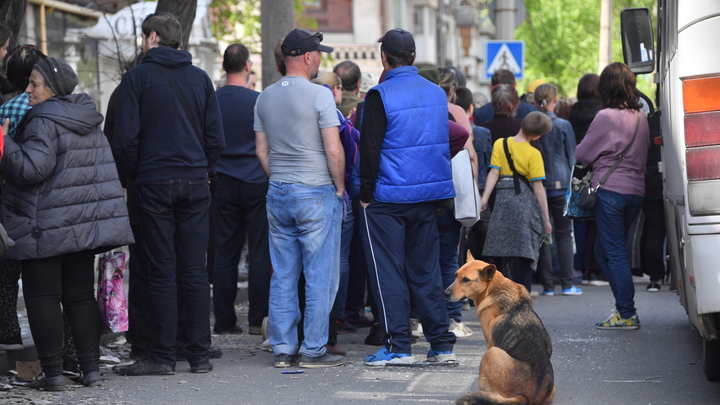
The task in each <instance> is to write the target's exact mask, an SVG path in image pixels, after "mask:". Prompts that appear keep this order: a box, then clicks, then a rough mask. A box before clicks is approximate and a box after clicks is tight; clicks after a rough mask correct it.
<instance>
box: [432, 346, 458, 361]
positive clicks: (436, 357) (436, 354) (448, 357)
mask: <svg viewBox="0 0 720 405" xmlns="http://www.w3.org/2000/svg"><path fill="white" fill-rule="evenodd" d="M427 361H428V362H430V363H455V362H456V361H457V359H456V358H455V353H453V351H452V350H448V351H444V352H441V351H439V350H433V349H430V351H429V352H428V354H427Z"/></svg>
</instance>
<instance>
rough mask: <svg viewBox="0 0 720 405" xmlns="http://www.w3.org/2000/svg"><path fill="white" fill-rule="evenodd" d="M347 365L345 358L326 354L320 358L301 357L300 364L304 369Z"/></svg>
mask: <svg viewBox="0 0 720 405" xmlns="http://www.w3.org/2000/svg"><path fill="white" fill-rule="evenodd" d="M343 364H345V356H338V355H336V354H330V353H327V352H326V353H325V354H323V355H322V356H320V357H308V356H305V355H302V356H300V363H299V364H298V365H299V366H300V367H302V368H320V367H335V366H340V365H343Z"/></svg>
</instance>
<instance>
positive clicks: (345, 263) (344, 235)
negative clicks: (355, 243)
mask: <svg viewBox="0 0 720 405" xmlns="http://www.w3.org/2000/svg"><path fill="white" fill-rule="evenodd" d="M354 228H355V217H354V216H353V212H352V209H348V211H347V218H346V219H345V220H344V221H343V222H342V231H341V236H340V282H339V283H338V292H337V295H336V296H335V305H334V308H333V310H334V311H337V317H336V319H337V320H338V321H343V320H345V301H346V300H347V294H348V280H349V278H350V243H351V242H352V239H353V233H354ZM331 321H334V319H331Z"/></svg>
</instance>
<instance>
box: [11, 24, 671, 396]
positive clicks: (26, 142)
mask: <svg viewBox="0 0 720 405" xmlns="http://www.w3.org/2000/svg"><path fill="white" fill-rule="evenodd" d="M141 28H142V50H143V57H142V60H141V61H138V65H137V66H136V67H134V68H132V69H130V70H129V71H128V72H127V73H126V74H125V75H124V77H123V78H122V82H121V83H120V85H119V86H118V87H117V89H116V90H115V92H114V93H113V95H112V97H111V100H110V103H109V105H108V109H107V112H106V115H105V117H104V119H105V124H104V129H103V130H101V129H100V124H101V123H102V121H103V116H102V115H101V114H100V113H98V112H97V111H96V109H95V106H94V102H93V100H92V99H90V97H89V96H88V95H87V94H72V93H73V91H74V89H75V86H76V85H77V83H78V77H77V75H76V74H75V72H74V71H73V70H72V69H71V68H70V66H68V65H67V64H66V63H65V62H63V61H62V60H59V59H55V58H48V57H46V56H45V55H43V54H42V53H41V52H40V51H38V50H37V48H35V47H34V46H33V45H23V46H18V47H16V48H14V49H12V50H10V51H9V52H8V56H7V57H5V58H4V60H5V69H6V77H7V82H8V83H9V85H10V86H11V89H12V91H5V93H13V92H14V93H15V94H17V95H16V96H15V97H14V98H12V99H11V100H9V101H7V102H5V103H4V104H3V105H2V107H0V117H1V118H2V120H3V133H4V150H3V156H2V161H1V162H0V169H1V170H2V172H3V175H4V179H5V183H4V186H3V205H2V209H1V210H0V220H1V221H2V225H3V226H4V228H5V229H6V231H7V233H8V235H9V236H10V238H12V239H13V240H14V242H15V246H14V247H12V248H11V249H10V250H9V251H8V252H7V254H5V255H4V256H3V257H2V261H0V288H1V289H2V294H0V296H2V297H10V298H11V300H12V301H14V297H16V296H17V279H18V277H19V276H20V274H22V280H23V293H24V298H25V301H26V306H27V309H28V318H29V322H30V327H31V331H32V334H33V338H34V340H35V343H36V346H37V351H38V357H39V359H40V364H41V366H42V370H43V373H44V378H42V379H39V380H37V381H34V382H33V383H31V384H30V386H31V387H33V388H42V389H46V390H61V389H63V388H64V384H65V382H64V378H63V377H62V371H63V368H64V367H65V365H66V362H65V361H64V360H65V359H64V358H65V357H66V356H65V355H64V353H67V351H68V350H71V349H70V347H75V349H72V350H75V351H76V356H75V357H76V358H75V362H76V363H77V365H78V368H79V371H80V372H81V375H82V383H83V384H85V385H86V386H95V385H98V384H99V383H100V376H99V373H98V359H99V351H98V343H99V337H100V315H99V311H98V306H97V303H96V302H95V298H94V293H93V286H94V282H93V257H94V255H95V254H97V253H101V252H105V251H108V250H110V249H113V248H116V247H119V246H123V245H129V248H130V253H131V255H130V257H131V259H130V264H129V268H130V271H129V277H130V290H129V295H128V311H129V321H130V324H129V330H128V331H127V333H126V337H127V340H128V342H129V343H130V345H131V347H132V351H131V355H132V357H133V358H134V359H135V360H136V363H135V364H133V365H130V366H126V367H122V368H119V370H118V372H119V373H120V374H121V375H129V376H139V375H164V374H173V373H174V372H175V366H176V362H177V361H179V360H186V361H188V362H189V363H190V369H191V371H192V372H193V373H206V372H209V371H211V370H212V368H213V367H212V363H211V362H210V359H211V358H217V357H219V356H221V355H222V353H221V352H220V351H219V350H217V349H215V348H213V347H211V335H212V333H215V334H238V333H244V330H243V328H242V327H241V325H240V324H239V320H238V317H237V315H236V311H235V307H234V303H235V299H236V294H237V283H238V263H239V262H240V258H241V251H242V248H243V245H244V244H247V246H248V251H249V254H248V257H249V260H248V262H249V269H248V293H249V298H248V300H249V310H248V319H247V321H248V331H247V332H248V333H250V334H252V335H266V337H267V341H266V342H265V343H266V344H267V345H268V346H269V347H270V348H271V350H272V351H273V353H274V355H275V362H274V365H275V367H279V368H284V367H290V366H293V365H298V366H300V367H307V368H314V367H332V366H338V365H341V364H344V363H345V357H344V356H345V354H346V353H345V351H344V350H343V349H342V348H341V347H340V346H339V345H338V344H337V334H338V333H344V332H350V331H355V330H356V329H357V328H359V327H363V326H370V329H369V333H368V336H367V338H366V339H365V343H366V344H368V345H375V346H380V349H379V350H378V351H377V352H375V353H372V354H369V355H367V356H366V357H365V359H364V362H365V364H367V365H368V366H384V365H386V364H409V363H414V362H416V361H418V359H417V358H416V357H415V356H414V355H413V353H412V343H413V342H414V341H416V339H417V338H418V337H422V336H424V337H425V339H427V341H428V342H429V343H430V350H429V351H428V352H427V354H426V357H425V358H424V359H422V360H424V361H428V362H439V363H449V362H455V361H456V358H455V354H454V352H453V346H454V344H455V342H456V339H457V338H463V337H467V336H471V335H472V334H473V331H472V330H470V328H468V327H467V326H466V325H465V324H464V323H463V321H462V310H461V306H462V305H463V304H461V303H451V302H447V301H446V300H445V298H444V296H443V291H444V290H445V288H447V287H448V286H449V285H450V284H451V283H452V282H453V281H454V278H455V275H454V273H455V270H457V268H459V266H460V265H461V264H462V263H463V262H464V257H465V254H464V252H466V251H468V250H470V251H471V252H472V254H473V256H474V257H476V258H480V259H482V260H484V261H487V262H490V263H493V264H496V265H497V267H498V269H500V271H502V272H503V273H504V274H505V275H506V276H507V277H509V278H511V279H512V280H513V281H515V282H517V283H519V284H521V285H523V286H525V287H526V289H527V292H528V294H531V293H533V292H532V284H533V282H535V283H536V284H541V285H542V286H543V291H542V294H544V295H546V296H551V295H554V294H555V285H556V284H559V285H561V293H562V295H568V296H578V295H581V294H582V290H581V289H580V288H578V287H577V286H576V285H575V283H576V276H575V271H582V272H583V278H582V284H585V285H606V284H608V283H609V284H610V286H611V288H612V292H613V294H614V296H615V301H616V308H617V311H616V312H614V313H613V315H612V316H611V317H610V318H609V319H607V320H605V321H601V322H598V324H597V327H598V328H605V329H623V328H630V329H636V328H637V327H638V326H639V321H638V318H637V314H636V310H635V307H634V302H633V297H634V287H633V285H632V276H631V275H632V272H631V271H632V269H631V267H632V265H631V262H630V259H629V252H628V248H627V245H626V239H625V236H624V235H625V234H626V233H627V231H628V229H629V228H630V226H631V225H632V223H633V220H634V219H635V218H636V217H637V215H638V212H639V211H640V208H641V206H643V196H644V192H645V165H646V160H647V153H648V148H649V144H650V142H649V132H648V124H647V119H646V114H645V112H643V110H642V105H641V102H640V101H639V100H640V95H639V93H638V91H637V89H636V88H635V78H634V75H633V74H632V72H631V71H630V70H629V69H628V67H627V66H626V65H624V64H622V63H613V64H611V65H610V66H608V67H607V68H605V69H604V70H603V72H602V74H601V75H600V76H597V75H593V74H588V75H585V76H583V78H582V79H581V80H580V83H579V86H578V101H577V103H572V102H570V101H567V100H560V99H558V89H557V87H556V86H554V85H553V84H550V83H545V82H544V81H542V80H538V81H535V82H533V83H531V86H532V88H528V93H527V94H525V95H523V97H522V99H523V100H524V101H521V98H520V97H519V96H518V92H517V90H516V83H515V76H514V74H513V73H512V72H510V71H507V70H498V71H496V72H495V74H494V75H493V77H492V80H491V84H492V94H491V98H492V101H491V102H490V103H487V104H485V105H482V106H476V105H475V104H476V103H474V102H473V94H472V92H471V91H470V90H469V89H468V88H466V87H465V77H464V75H463V74H462V72H460V71H458V70H457V69H454V68H438V67H435V66H431V65H419V66H417V65H415V56H416V53H415V52H416V49H415V42H414V39H413V36H412V34H411V33H409V32H407V31H405V30H402V29H392V30H390V31H388V32H387V33H385V35H384V36H383V37H382V38H380V40H379V42H380V50H381V53H380V54H381V58H382V67H383V74H382V75H381V76H380V77H379V78H378V79H377V80H375V79H374V77H373V76H372V75H369V74H367V73H365V74H363V73H362V72H361V71H360V68H359V67H358V65H357V64H355V63H354V62H352V61H343V62H340V63H338V64H337V65H336V66H335V68H334V69H333V70H332V71H325V72H320V65H321V62H322V58H321V56H320V55H321V53H330V52H332V51H333V49H332V48H331V47H329V46H327V45H324V44H322V41H323V35H322V33H313V32H310V31H307V30H302V29H295V30H293V31H291V32H290V33H289V34H287V36H285V37H284V39H283V40H282V41H280V42H279V43H278V44H277V46H276V49H275V62H276V67H277V69H278V71H279V72H280V73H281V74H282V78H281V79H280V80H279V81H277V82H276V83H274V84H272V85H270V86H268V87H267V88H265V89H263V91H262V92H261V93H259V92H257V91H255V90H254V87H255V81H254V80H255V79H254V72H253V71H252V62H251V61H250V53H249V51H248V49H247V48H246V47H245V46H243V45H242V44H232V45H230V46H229V47H227V49H225V51H224V54H223V64H222V66H223V70H224V71H225V73H226V82H225V84H224V85H223V86H222V87H221V88H220V89H218V90H217V91H216V90H215V87H214V85H213V83H212V82H211V80H210V78H209V77H208V75H207V74H206V73H205V72H204V71H202V70H201V69H199V68H197V67H195V66H193V65H192V56H191V55H190V53H188V52H186V51H183V50H180V49H179V46H180V42H181V34H182V28H181V26H180V24H179V22H178V20H177V19H176V18H175V17H174V16H172V15H170V14H166V13H157V14H152V15H150V16H148V17H147V18H146V19H145V20H144V21H143V23H142V27H141ZM9 35H10V34H9V30H7V29H5V28H4V27H3V26H2V25H0V45H3V44H4V47H0V56H4V55H3V53H4V52H5V47H7V46H8V43H9V40H10V38H9ZM476 107H477V108H476ZM633 133H634V134H635V135H633ZM631 139H632V141H631ZM628 144H630V145H631V147H629V148H628V150H627V152H626V153H625V156H624V158H625V159H624V160H623V161H622V163H620V164H619V165H618V166H617V169H616V170H615V171H614V173H613V175H612V176H610V177H609V179H608V180H607V182H605V184H604V185H603V187H602V188H600V189H599V191H598V193H597V196H598V203H597V208H596V220H595V221H589V220H586V221H572V220H570V219H568V218H566V217H565V216H564V215H563V214H564V207H565V199H566V193H567V190H568V187H569V181H570V177H571V173H572V171H573V167H574V166H575V164H576V161H577V163H581V164H583V165H586V166H591V167H592V168H593V173H594V174H593V183H594V184H597V183H598V182H599V179H600V178H602V177H603V176H604V174H605V173H606V172H607V171H608V170H609V169H610V166H612V165H613V162H614V161H615V160H616V159H617V157H618V155H619V154H621V153H622V152H623V151H624V150H625V148H626V147H627V146H628ZM462 150H467V152H468V155H469V157H470V162H471V165H470V166H471V168H472V169H471V170H470V171H469V173H467V175H468V176H472V178H473V179H474V180H475V181H476V182H477V184H478V187H479V189H480V192H481V195H482V200H481V210H482V212H481V215H480V220H479V221H478V222H477V223H476V224H475V225H474V226H472V227H471V228H463V227H462V225H461V224H460V222H458V221H457V220H456V219H455V216H454V214H453V205H452V201H453V198H454V197H455V188H454V185H453V174H452V170H451V159H452V158H453V157H454V156H455V155H456V154H457V153H459V152H460V151H462ZM123 188H124V189H125V190H126V191H127V201H126V199H125V198H124V192H123ZM573 231H574V235H575V238H574V240H575V246H573ZM550 241H553V242H554V243H553V245H554V249H551V243H550ZM595 241H597V243H596V242H595ZM653 243H655V244H657V243H658V242H657V238H654V239H653ZM660 243H662V240H660ZM209 245H210V246H212V248H209ZM553 250H554V251H555V253H553ZM575 251H577V252H575ZM660 251H661V249H660ZM555 258H556V260H554V259H555ZM650 267H652V266H650ZM210 268H211V271H209V270H210ZM653 270H654V272H653V274H652V275H651V278H652V282H653V289H652V291H656V290H657V289H659V285H657V284H656V283H661V282H662V273H658V269H653ZM209 277H211V279H210V278H209ZM605 279H607V281H605ZM656 286H657V288H655V287H656ZM211 288H212V294H211ZM531 295H537V293H535V294H531ZM211 296H212V298H211ZM211 302H212V312H213V315H214V324H213V325H212V327H211V319H210V317H209V314H210V312H211V308H210V304H211ZM6 307H7V308H12V311H13V314H12V316H13V317H14V316H15V314H14V308H15V306H14V303H10V302H9V305H7V306H6V305H3V308H6ZM366 307H370V308H372V318H370V317H367V316H365V314H364V312H365V311H364V308H366ZM5 312H6V311H5V310H3V313H2V314H0V315H2V316H0V326H2V329H0V344H2V345H3V346H2V347H3V348H9V347H11V346H12V347H13V348H16V347H17V345H21V343H22V341H21V340H20V331H19V328H18V327H17V326H16V322H14V323H13V322H11V321H9V320H8V319H9V318H8V316H7V315H8V314H6V313H5ZM69 337H72V339H71V340H69V339H68V338H69ZM13 345H14V346H13Z"/></svg>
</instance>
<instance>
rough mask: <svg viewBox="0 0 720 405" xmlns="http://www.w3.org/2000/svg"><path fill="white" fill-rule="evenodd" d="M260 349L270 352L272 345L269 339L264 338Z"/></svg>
mask: <svg viewBox="0 0 720 405" xmlns="http://www.w3.org/2000/svg"><path fill="white" fill-rule="evenodd" d="M262 350H263V351H266V352H272V351H273V350H272V345H271V344H270V339H265V340H263V342H262Z"/></svg>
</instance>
